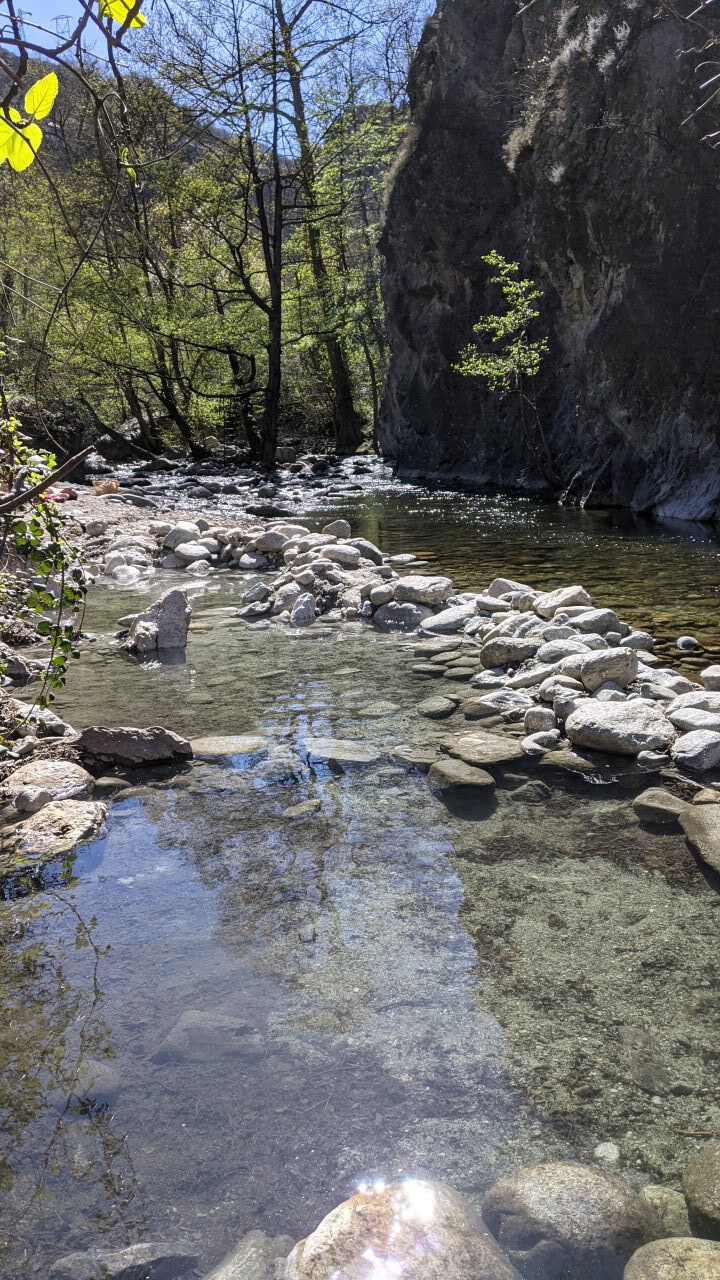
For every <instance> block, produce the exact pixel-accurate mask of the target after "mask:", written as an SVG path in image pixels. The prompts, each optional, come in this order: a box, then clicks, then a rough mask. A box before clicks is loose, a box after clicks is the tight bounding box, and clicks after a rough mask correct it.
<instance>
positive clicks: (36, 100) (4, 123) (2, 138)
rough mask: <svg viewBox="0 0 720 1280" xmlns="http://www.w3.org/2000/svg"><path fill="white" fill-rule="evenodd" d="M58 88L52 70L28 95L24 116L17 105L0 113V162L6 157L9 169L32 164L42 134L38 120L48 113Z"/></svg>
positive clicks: (23, 167) (16, 169)
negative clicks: (17, 108)
mask: <svg viewBox="0 0 720 1280" xmlns="http://www.w3.org/2000/svg"><path fill="white" fill-rule="evenodd" d="M57 91H58V78H57V76H56V75H55V72H54V71H51V72H49V74H48V75H46V76H43V78H42V80H37V81H36V82H35V84H34V85H32V87H31V88H30V89H28V91H27V93H26V94H25V103H24V106H25V116H22V115H21V114H20V112H19V111H18V110H16V108H15V107H10V108H9V110H8V111H3V112H1V113H0V164H4V163H5V161H6V160H7V162H8V164H9V165H10V168H11V169H15V171H16V172H18V173H19V172H22V170H23V169H27V168H28V167H29V166H30V165H31V164H32V162H33V160H34V159H35V156H36V155H37V152H38V148H39V146H40V143H41V142H42V137H43V134H42V129H41V128H40V125H39V124H36V123H35V122H36V121H37V120H44V119H45V117H46V116H47V115H49V113H50V111H51V110H52V106H53V103H54V101H55V98H56V96H57Z"/></svg>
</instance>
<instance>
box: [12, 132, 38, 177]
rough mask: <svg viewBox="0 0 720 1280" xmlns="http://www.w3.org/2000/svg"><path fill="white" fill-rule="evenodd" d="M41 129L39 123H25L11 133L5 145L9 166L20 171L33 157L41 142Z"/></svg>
mask: <svg viewBox="0 0 720 1280" xmlns="http://www.w3.org/2000/svg"><path fill="white" fill-rule="evenodd" d="M42 136H43V135H42V129H41V128H40V125H39V124H26V125H23V126H22V128H21V129H19V130H17V131H15V132H14V133H13V136H12V138H11V139H10V142H9V143H8V147H7V158H8V161H9V164H10V168H11V169H14V170H15V172H16V173H22V171H23V169H27V168H28V167H29V166H30V165H31V164H32V162H33V160H34V159H35V154H36V152H37V150H38V147H39V146H40V143H41V142H42Z"/></svg>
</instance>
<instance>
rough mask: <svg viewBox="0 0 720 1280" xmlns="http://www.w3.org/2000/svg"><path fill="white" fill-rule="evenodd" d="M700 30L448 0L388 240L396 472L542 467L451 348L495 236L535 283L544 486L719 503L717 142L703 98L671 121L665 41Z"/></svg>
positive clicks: (510, 409) (689, 64) (660, 11)
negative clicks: (455, 367)
mask: <svg viewBox="0 0 720 1280" xmlns="http://www.w3.org/2000/svg"><path fill="white" fill-rule="evenodd" d="M719 13H720V7H719ZM716 21H717V20H716ZM693 40H695V42H697V40H698V33H697V32H693V31H692V30H691V29H690V28H688V27H687V26H686V25H685V24H683V23H681V22H679V21H678V20H676V19H675V18H674V17H672V15H671V14H670V12H669V11H668V10H666V9H665V8H662V7H660V6H657V7H656V6H654V5H651V4H648V3H645V2H644V0H608V3H604V4H591V3H583V2H582V0H581V3H579V4H569V3H566V2H562V0H560V2H559V0H534V2H533V3H532V4H531V5H530V6H528V7H527V9H526V11H525V12H524V13H522V14H520V15H519V16H518V9H517V5H516V3H515V0H441V3H440V6H439V9H438V11H437V13H436V15H435V16H434V17H433V18H432V19H431V20H430V21H429V23H428V24H427V27H426V30H425V34H424V37H423V40H422V42H421V46H420V49H419V51H418V54H417V56H416V59H415V64H414V67H413V72H412V85H411V97H412V124H411V127H410V129H409V131H408V135H407V137H406V139H405V143H404V146H403V148H402V151H401V155H400V156H399V158H398V162H397V165H396V168H395V172H394V174H393V177H392V182H391V187H390V191H389V196H388V205H387V216H386V224H385V229H384V233H383V240H382V248H383V252H384V255H385V259H386V272H385V280H384V294H385V303H386V310H387V317H388V325H389V334H390V342H391V347H392V352H393V359H392V364H391V369H390V374H389V380H388V385H387V392H386V398H385V404H384V411H383V422H382V432H381V438H382V443H383V447H384V450H385V452H386V453H387V455H388V456H389V457H391V458H394V459H395V460H396V461H397V463H398V465H399V467H400V470H401V471H402V472H404V473H406V474H413V473H414V474H418V475H423V476H447V477H454V478H457V479H466V480H472V481H475V482H480V483H488V484H493V485H501V486H510V487H517V488H519V489H522V490H526V491H532V490H539V489H542V488H543V487H546V484H545V478H544V476H543V474H542V469H541V467H540V466H539V465H538V457H544V456H545V454H544V449H543V446H542V442H541V439H540V435H539V432H538V430H537V428H535V427H534V426H533V427H529V428H528V430H527V431H525V430H524V429H523V424H522V421H521V418H520V414H519V410H518V406H517V405H516V404H513V403H510V402H504V403H499V402H498V400H497V399H496V398H495V397H491V396H489V395H488V394H487V392H486V391H485V390H484V389H483V387H482V386H481V385H480V384H479V383H478V382H477V381H476V380H469V379H465V378H463V377H461V376H460V375H459V374H456V373H454V372H453V371H452V367H451V366H452V363H453V361H454V360H455V358H456V356H457V353H458V351H459V350H460V349H461V348H462V346H463V345H464V344H465V343H466V342H467V340H468V338H469V336H470V333H471V329H472V326H473V323H474V322H475V321H476V320H477V319H478V317H479V316H480V315H481V314H482V312H483V311H485V310H487V309H494V307H495V306H496V303H497V294H496V293H495V292H494V291H490V290H489V289H488V283H487V282H488V274H489V273H488V270H487V268H486V267H485V265H484V264H483V263H482V260H481V259H482V255H483V254H485V253H487V252H488V251H489V250H490V249H493V248H497V249H499V250H500V251H501V252H502V253H503V254H504V255H505V256H507V257H510V258H517V259H519V260H521V261H522V262H523V265H524V267H526V268H527V270H528V272H529V273H530V274H532V275H534V276H535V277H536V279H537V280H538V282H539V283H540V284H541V285H542V287H543V290H544V300H543V304H542V305H543V320H542V326H541V327H542V329H544V330H545V331H546V332H547V333H548V334H549V336H550V344H551V352H550V355H549V356H548V357H547V358H546V362H545V367H544V372H543V375H542V378H541V380H540V385H539V387H538V392H539V400H540V407H541V417H542V422H543V425H544V428H545V433H546V436H547V442H548V446H549V452H550V462H549V464H546V466H545V470H546V471H549V472H550V473H551V482H552V483H551V487H552V489H553V490H554V491H555V492H557V493H562V494H567V496H568V497H570V498H571V499H574V500H576V501H587V502H589V503H591V504H601V503H612V504H618V505H626V506H632V507H634V508H636V509H637V510H643V511H653V512H655V513H656V514H658V515H662V516H666V517H677V518H685V519H712V518H714V517H715V516H716V515H717V512H718V508H719V507H720V445H719V440H720V430H719V428H718V421H719V409H718V405H719V404H720V395H719V392H720V356H719V352H720V341H719V340H720V321H719V317H718V301H719V299H720V289H719V286H720V273H719V270H718V268H719V267H720V217H718V213H719V210H720V152H716V151H713V150H712V149H710V148H709V147H708V146H707V145H703V144H702V143H701V137H702V134H703V132H704V131H705V130H706V129H707V128H708V127H709V126H711V125H712V124H713V116H712V115H711V114H710V115H707V116H700V117H698V118H695V119H693V120H691V121H690V123H688V124H685V125H683V121H684V120H685V118H686V117H687V116H688V114H689V113H690V112H691V111H692V109H693V107H694V106H696V105H697V104H698V102H699V101H700V100H701V97H702V95H701V93H700V90H699V83H698V81H699V77H697V76H696V74H695V70H694V68H695V63H696V62H697V59H696V58H694V57H693V56H692V55H691V54H689V55H687V56H685V57H682V56H678V51H679V50H681V49H682V48H683V47H689V46H690V44H691V43H692V42H693ZM708 74H711V73H710V72H708ZM700 78H702V77H700ZM715 123H717V116H715ZM538 332H540V330H539V331H538Z"/></svg>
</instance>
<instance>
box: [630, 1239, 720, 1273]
mask: <svg viewBox="0 0 720 1280" xmlns="http://www.w3.org/2000/svg"><path fill="white" fill-rule="evenodd" d="M623 1280H720V1244H718V1243H717V1242H716V1241H714V1240H696V1239H693V1238H692V1237H685V1238H680V1239H678V1238H677V1237H676V1238H675V1239H672V1240H654V1241H653V1242H652V1244H646V1245H643V1247H642V1249H638V1251H637V1253H634V1254H633V1256H632V1258H631V1259H630V1261H629V1262H628V1264H627V1266H626V1268H625V1273H624V1276H623Z"/></svg>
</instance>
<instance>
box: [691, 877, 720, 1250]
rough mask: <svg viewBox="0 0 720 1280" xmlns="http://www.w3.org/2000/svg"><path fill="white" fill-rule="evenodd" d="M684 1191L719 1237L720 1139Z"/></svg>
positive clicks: (699, 1218) (696, 1161) (701, 1227)
mask: <svg viewBox="0 0 720 1280" xmlns="http://www.w3.org/2000/svg"><path fill="white" fill-rule="evenodd" d="M719 861H720V860H719ZM718 869H720V867H719V868H718ZM683 1191H684V1192H685V1199H686V1201H687V1206H688V1213H689V1215H690V1224H691V1226H692V1229H693V1231H694V1232H696V1233H697V1234H698V1235H701V1236H706V1237H707V1238H708V1239H709V1240H720V1141H718V1140H715V1141H713V1142H707V1143H706V1144H705V1146H704V1147H703V1148H702V1150H701V1151H699V1152H698V1154H697V1155H696V1156H693V1158H692V1160H691V1161H690V1163H689V1165H688V1166H687V1168H686V1170H685V1172H684V1174H683Z"/></svg>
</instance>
